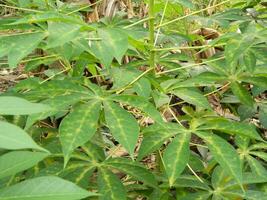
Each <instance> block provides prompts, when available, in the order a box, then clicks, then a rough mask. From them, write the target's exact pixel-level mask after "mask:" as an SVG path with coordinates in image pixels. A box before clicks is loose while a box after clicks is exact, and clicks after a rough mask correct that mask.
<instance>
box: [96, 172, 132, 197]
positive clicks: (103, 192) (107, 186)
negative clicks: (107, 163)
mask: <svg viewBox="0 0 267 200" xmlns="http://www.w3.org/2000/svg"><path fill="white" fill-rule="evenodd" d="M97 183H98V188H99V193H100V196H99V200H118V199H120V200H126V199H127V198H126V190H125V188H124V186H123V184H122V182H121V181H120V179H119V178H118V177H117V176H116V175H115V174H113V173H112V172H110V171H109V170H106V169H102V168H101V169H99V170H98V177H97Z"/></svg>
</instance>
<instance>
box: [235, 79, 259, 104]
mask: <svg viewBox="0 0 267 200" xmlns="http://www.w3.org/2000/svg"><path fill="white" fill-rule="evenodd" d="M231 89H232V92H233V93H234V95H235V96H237V98H238V99H239V100H240V101H241V102H242V103H243V104H245V105H247V106H250V107H252V106H253V105H254V100H253V98H252V97H251V95H250V94H249V92H248V91H247V90H246V89H245V88H244V87H243V86H242V85H240V84H239V83H238V82H232V83H231Z"/></svg>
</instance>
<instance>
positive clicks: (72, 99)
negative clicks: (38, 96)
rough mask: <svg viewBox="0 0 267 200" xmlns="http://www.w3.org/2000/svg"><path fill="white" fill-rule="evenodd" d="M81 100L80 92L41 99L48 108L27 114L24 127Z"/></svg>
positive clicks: (65, 110) (64, 109) (66, 110)
mask: <svg viewBox="0 0 267 200" xmlns="http://www.w3.org/2000/svg"><path fill="white" fill-rule="evenodd" d="M81 100H83V96H82V95H80V94H70V95H65V96H57V97H54V98H50V99H46V100H44V101H42V103H44V104H45V105H48V106H49V108H50V109H49V110H46V111H45V112H42V113H36V114H32V115H30V116H28V118H27V122H26V126H25V129H26V130H27V129H28V128H30V127H31V126H32V125H33V124H34V123H35V122H36V121H38V120H42V119H45V118H47V117H50V116H53V115H55V114H57V113H59V112H68V110H69V106H70V105H73V104H75V103H77V102H79V101H81Z"/></svg>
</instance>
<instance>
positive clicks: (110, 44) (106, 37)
mask: <svg viewBox="0 0 267 200" xmlns="http://www.w3.org/2000/svg"><path fill="white" fill-rule="evenodd" d="M98 36H99V37H100V38H101V40H100V41H94V42H92V43H91V48H90V51H91V52H92V53H93V54H94V55H95V56H96V57H97V58H98V59H99V60H100V61H101V62H102V63H103V64H104V66H105V67H109V66H110V64H111V63H112V60H113V58H116V60H117V61H118V62H119V63H120V62H121V59H122V57H123V55H124V54H125V52H126V51H127V49H128V36H127V34H125V32H123V30H121V29H119V28H102V29H98Z"/></svg>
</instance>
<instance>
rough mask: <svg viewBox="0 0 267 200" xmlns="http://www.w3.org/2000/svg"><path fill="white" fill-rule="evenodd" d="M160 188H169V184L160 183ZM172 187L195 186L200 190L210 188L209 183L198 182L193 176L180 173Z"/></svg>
mask: <svg viewBox="0 0 267 200" xmlns="http://www.w3.org/2000/svg"><path fill="white" fill-rule="evenodd" d="M160 187H162V188H169V187H170V186H169V184H168V185H167V184H162V185H160ZM173 187H174V188H196V189H201V190H210V187H209V185H208V184H207V183H206V182H204V183H202V182H200V181H199V180H198V179H197V178H196V177H195V176H191V175H180V177H179V178H178V179H177V180H176V181H175V183H174V184H173Z"/></svg>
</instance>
